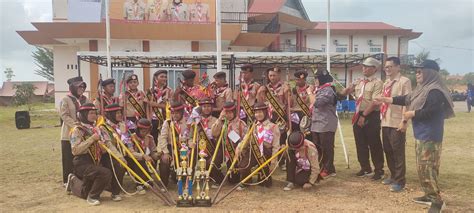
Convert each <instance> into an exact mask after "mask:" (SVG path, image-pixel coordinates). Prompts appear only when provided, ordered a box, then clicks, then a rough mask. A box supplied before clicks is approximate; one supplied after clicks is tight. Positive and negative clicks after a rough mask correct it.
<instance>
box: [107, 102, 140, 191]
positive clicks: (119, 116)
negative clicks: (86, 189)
mask: <svg viewBox="0 0 474 213" xmlns="http://www.w3.org/2000/svg"><path fill="white" fill-rule="evenodd" d="M104 112H105V122H104V123H103V124H100V126H99V129H100V132H102V133H103V139H104V140H106V141H110V143H111V144H112V145H113V146H114V148H116V149H117V150H122V147H121V146H120V144H119V141H117V140H120V142H121V143H124V144H127V143H129V142H130V135H129V134H128V132H127V130H126V128H125V123H124V122H123V110H122V107H120V105H119V104H118V103H113V104H109V105H107V106H105V107H104ZM115 136H116V137H115ZM114 154H115V155H116V156H119V157H120V158H121V160H122V161H123V162H127V160H126V159H125V158H124V155H125V153H124V152H123V153H114ZM102 159H103V163H104V164H103V165H104V166H105V167H106V168H108V169H110V170H111V171H112V172H114V173H115V174H114V177H117V178H113V179H112V182H111V192H112V195H113V196H112V197H113V198H114V199H116V200H121V199H122V198H121V197H120V191H121V189H120V185H122V184H123V176H124V175H125V169H124V168H123V167H121V166H120V164H119V163H118V162H117V161H116V160H115V159H113V158H111V156H109V154H107V153H106V154H104V156H103V157H102ZM111 159H112V161H110V160H111ZM128 162H131V163H133V161H131V160H129V161H128ZM112 166H113V168H112Z"/></svg>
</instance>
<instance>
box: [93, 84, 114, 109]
mask: <svg viewBox="0 0 474 213" xmlns="http://www.w3.org/2000/svg"><path fill="white" fill-rule="evenodd" d="M109 84H113V85H115V79H113V78H110V79H107V80H104V81H102V82H101V84H100V85H101V86H102V90H103V89H104V88H105V87H106V86H107V85H109ZM101 97H102V103H101V102H100V97H97V98H96V99H95V100H94V105H95V107H96V108H97V109H99V114H102V112H101V111H100V110H101V109H102V107H101V106H100V104H102V106H103V107H105V106H107V105H110V104H114V103H118V102H119V98H118V97H114V94H107V93H105V91H104V92H102V94H101Z"/></svg>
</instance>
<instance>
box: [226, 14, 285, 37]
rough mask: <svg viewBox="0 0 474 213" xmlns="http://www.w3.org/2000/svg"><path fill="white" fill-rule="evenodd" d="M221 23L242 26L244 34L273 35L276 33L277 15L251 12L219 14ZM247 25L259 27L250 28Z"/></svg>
mask: <svg viewBox="0 0 474 213" xmlns="http://www.w3.org/2000/svg"><path fill="white" fill-rule="evenodd" d="M265 16H268V17H271V20H268V18H259V17H265ZM221 22H222V23H227V24H242V31H244V32H265V33H275V32H278V31H277V30H278V15H277V13H251V12H221ZM249 25H251V26H252V25H253V26H258V25H263V26H264V27H263V29H262V28H261V27H253V28H252V27H251V28H249V27H248V26H249Z"/></svg>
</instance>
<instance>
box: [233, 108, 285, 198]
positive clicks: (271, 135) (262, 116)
mask: <svg viewBox="0 0 474 213" xmlns="http://www.w3.org/2000/svg"><path fill="white" fill-rule="evenodd" d="M254 111H255V120H256V122H257V123H256V126H255V129H254V131H253V133H252V139H251V140H250V141H249V143H247V144H246V146H244V147H241V146H239V147H238V148H237V153H239V154H240V161H239V170H240V178H241V180H243V179H245V178H246V177H247V176H248V175H250V172H251V169H252V168H253V167H254V166H258V165H261V164H262V163H263V162H262V161H259V159H258V158H261V157H262V156H263V160H264V161H266V160H267V159H269V158H270V157H271V156H273V155H274V154H276V153H277V152H278V150H279V149H280V129H279V128H278V126H277V125H276V124H275V123H272V122H271V121H270V120H269V119H268V106H267V105H266V104H265V103H263V102H258V103H256V104H255V105H254ZM276 164H277V158H274V159H273V160H272V162H271V163H270V164H269V165H268V166H266V167H265V168H263V169H262V173H261V174H262V175H260V176H259V181H262V180H264V179H266V180H265V181H263V183H262V184H263V186H266V187H271V186H272V178H271V177H268V176H269V175H270V172H271V171H273V170H274V168H275V167H276ZM244 189H245V188H244V186H239V188H238V190H244Z"/></svg>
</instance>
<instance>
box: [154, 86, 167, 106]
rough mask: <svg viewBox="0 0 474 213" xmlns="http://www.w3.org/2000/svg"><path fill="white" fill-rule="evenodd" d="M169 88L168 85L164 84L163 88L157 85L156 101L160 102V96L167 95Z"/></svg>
mask: <svg viewBox="0 0 474 213" xmlns="http://www.w3.org/2000/svg"><path fill="white" fill-rule="evenodd" d="M167 89H168V87H166V86H163V87H161V88H160V87H158V86H155V87H154V88H153V95H154V96H155V100H156V102H158V103H159V100H160V98H162V97H163V96H165V95H166V93H167V92H168V90H167Z"/></svg>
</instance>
